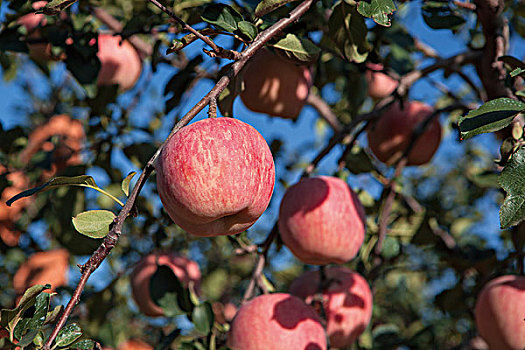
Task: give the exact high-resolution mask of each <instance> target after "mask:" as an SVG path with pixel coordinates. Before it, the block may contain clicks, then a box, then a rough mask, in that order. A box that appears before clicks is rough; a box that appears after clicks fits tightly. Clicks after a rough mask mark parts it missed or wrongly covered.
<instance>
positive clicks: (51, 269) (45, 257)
mask: <svg viewBox="0 0 525 350" xmlns="http://www.w3.org/2000/svg"><path fill="white" fill-rule="evenodd" d="M68 268H69V252H68V251H67V250H66V249H56V250H49V251H45V252H38V253H34V254H33V255H31V256H30V257H29V259H27V260H26V261H25V262H24V263H22V265H20V267H19V268H18V270H17V271H16V273H15V275H14V277H13V288H14V289H15V291H16V293H17V294H18V295H21V294H23V293H24V291H25V290H26V289H27V288H29V287H31V286H34V285H36V284H47V283H48V284H50V285H51V291H54V290H55V289H56V288H58V287H61V286H65V285H66V284H67V281H68Z"/></svg>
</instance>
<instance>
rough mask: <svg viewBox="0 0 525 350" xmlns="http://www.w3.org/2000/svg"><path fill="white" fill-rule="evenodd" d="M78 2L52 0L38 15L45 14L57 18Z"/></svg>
mask: <svg viewBox="0 0 525 350" xmlns="http://www.w3.org/2000/svg"><path fill="white" fill-rule="evenodd" d="M75 2H77V0H52V1H50V2H48V3H47V4H46V6H44V7H43V8H42V9H41V10H39V11H37V12H36V13H44V14H46V15H49V16H56V15H58V14H60V12H62V11H63V10H65V9H66V8H68V7H69V6H71V5H73V4H74V3H75Z"/></svg>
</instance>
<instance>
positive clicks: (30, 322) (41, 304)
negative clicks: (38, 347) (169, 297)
mask: <svg viewBox="0 0 525 350" xmlns="http://www.w3.org/2000/svg"><path fill="white" fill-rule="evenodd" d="M49 299H50V295H49V293H40V294H39V295H37V297H36V300H35V304H34V310H32V312H29V313H28V312H24V314H23V318H22V320H20V322H19V323H18V325H17V326H16V328H15V332H14V335H15V338H16V339H22V337H23V336H24V335H25V333H26V331H28V330H31V331H33V330H34V331H36V332H38V330H40V328H41V327H42V326H43V325H44V322H45V320H46V315H47V311H48V310H49ZM31 309H33V308H31ZM28 311H29V310H28ZM36 332H35V333H34V334H32V337H31V338H30V339H29V338H28V337H24V338H26V339H25V341H26V342H27V343H26V345H27V344H30V343H32V342H33V339H34V338H35V336H36V334H37V333H36Z"/></svg>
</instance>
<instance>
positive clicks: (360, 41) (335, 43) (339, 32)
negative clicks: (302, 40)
mask: <svg viewBox="0 0 525 350" xmlns="http://www.w3.org/2000/svg"><path fill="white" fill-rule="evenodd" d="M367 32H368V28H367V27H366V23H365V19H364V18H363V16H361V15H360V14H359V13H358V12H357V8H356V6H354V5H350V4H347V3H346V2H345V1H339V2H338V3H337V4H336V5H335V7H334V8H333V11H332V14H331V16H330V19H329V21H328V35H325V36H323V39H322V41H321V43H323V44H325V45H327V46H331V47H333V49H334V50H336V51H337V52H338V53H339V54H340V55H342V56H344V57H345V58H346V59H347V60H349V61H353V62H356V63H362V62H364V61H365V60H366V57H367V56H368V51H369V50H370V45H369V44H368V41H367V38H366V37H367Z"/></svg>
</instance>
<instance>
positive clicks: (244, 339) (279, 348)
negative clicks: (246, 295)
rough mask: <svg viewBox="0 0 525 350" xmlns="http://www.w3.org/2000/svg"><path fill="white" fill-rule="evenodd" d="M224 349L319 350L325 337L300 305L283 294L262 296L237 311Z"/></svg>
mask: <svg viewBox="0 0 525 350" xmlns="http://www.w3.org/2000/svg"><path fill="white" fill-rule="evenodd" d="M227 346H228V347H230V348H231V349H233V350H266V349H272V350H323V349H326V334H325V331H324V328H323V325H322V324H321V321H320V319H319V317H318V316H317V314H316V313H315V311H314V310H313V309H312V308H311V307H309V306H308V305H306V304H305V303H304V301H302V300H301V299H299V298H297V297H295V296H292V295H290V294H286V293H276V294H266V295H260V296H258V297H256V298H254V299H252V300H250V301H249V302H247V303H246V304H244V305H243V306H242V307H241V308H240V309H239V311H238V312H237V314H236V315H235V317H234V319H233V322H232V324H231V329H230V332H229V334H228V341H227Z"/></svg>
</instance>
